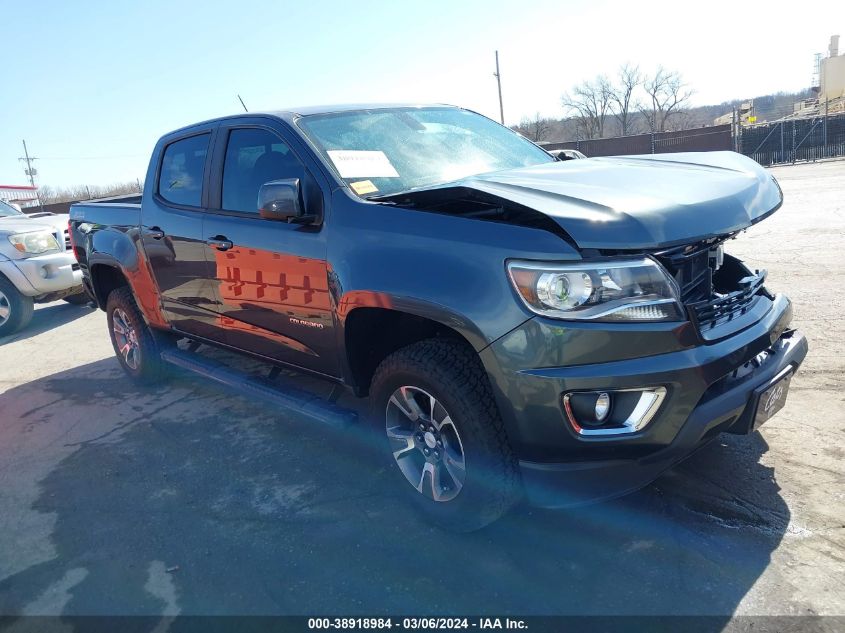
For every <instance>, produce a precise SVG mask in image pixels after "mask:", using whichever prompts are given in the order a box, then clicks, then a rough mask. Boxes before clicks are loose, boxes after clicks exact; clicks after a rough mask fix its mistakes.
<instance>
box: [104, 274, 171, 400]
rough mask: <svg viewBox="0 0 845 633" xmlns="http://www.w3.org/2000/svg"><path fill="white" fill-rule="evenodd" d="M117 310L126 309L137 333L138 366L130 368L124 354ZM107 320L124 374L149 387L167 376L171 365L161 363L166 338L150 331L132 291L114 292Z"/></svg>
mask: <svg viewBox="0 0 845 633" xmlns="http://www.w3.org/2000/svg"><path fill="white" fill-rule="evenodd" d="M116 310H122V312H123V314H125V315H126V318H127V319H128V320H129V325H130V326H131V327H132V328H134V330H135V335H136V339H137V351H138V355H139V361H138V363H137V367H134V368H133V367H130V366H129V365H128V364H127V362H126V360H125V359H124V357H123V354H122V353H121V352H120V349H119V346H118V343H117V341H116V338H115V329H114V318H115V317H114V315H115V311H116ZM106 317H107V318H108V324H109V336H110V338H111V342H112V347H113V348H114V353H115V355H116V356H117V360H118V362H119V363H120V366H121V367H122V368H123V371H125V372H126V373H127V374H128V375H129V377H130V378H132V379H133V380H136V381H138V382H142V383H146V384H153V383H156V382H159V381H161V380H162V379H164V378H165V377H166V376H167V365H166V363H164V361H162V360H161V347H162V344H163V340H164V339H163V338H162V337H160V336H159V337H157V336H156V335H155V334H154V333H153V332H152V330H150V327H149V326H148V325H147V323H146V321H144V317H143V316H142V315H141V311H140V310H139V309H138V305H137V304H136V303H135V297H134V296H132V291H131V290H130V289H129V288H127V287H123V288H118V289H117V290H113V291H112V292H111V294H110V295H109V298H108V301H107V302H106Z"/></svg>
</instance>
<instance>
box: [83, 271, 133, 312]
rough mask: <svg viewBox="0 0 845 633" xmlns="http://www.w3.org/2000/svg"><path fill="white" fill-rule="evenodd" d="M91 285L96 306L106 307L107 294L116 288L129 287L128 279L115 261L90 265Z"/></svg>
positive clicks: (102, 308)
mask: <svg viewBox="0 0 845 633" xmlns="http://www.w3.org/2000/svg"><path fill="white" fill-rule="evenodd" d="M89 271H90V274H91V286H92V289H93V291H94V297H95V299H96V300H97V306H98V307H99V308H100V309H101V310H105V309H106V302H108V299H109V295H110V294H111V293H112V292H114V291H115V290H117V289H118V288H123V287H129V288H131V285H130V283H129V279H128V278H127V276H126V275H125V274H124V272H123V270H121V268H120V267H119V266H118V265H117V263H115V262H97V263H93V264H91V265H90V268H89Z"/></svg>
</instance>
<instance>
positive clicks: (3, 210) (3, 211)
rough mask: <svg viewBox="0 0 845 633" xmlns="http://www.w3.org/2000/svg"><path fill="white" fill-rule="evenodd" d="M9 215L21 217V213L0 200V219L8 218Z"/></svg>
mask: <svg viewBox="0 0 845 633" xmlns="http://www.w3.org/2000/svg"><path fill="white" fill-rule="evenodd" d="M10 215H23V212H22V211H18V210H17V209H16V208H15V207H13V206H12V205H10V204H6V203H5V202H3V201H2V200H0V218H3V217H8V216H10Z"/></svg>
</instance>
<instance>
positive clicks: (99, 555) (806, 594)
mask: <svg viewBox="0 0 845 633" xmlns="http://www.w3.org/2000/svg"><path fill="white" fill-rule="evenodd" d="M774 173H775V174H776V176H777V177H778V179H779V180H780V183H781V185H782V187H783V190H784V192H785V195H786V203H785V204H784V206H783V208H782V209H781V211H779V212H778V213H777V214H775V215H774V216H773V217H772V218H770V219H769V220H767V221H765V222H764V223H762V224H761V225H758V226H757V227H754V228H753V229H751V230H749V231H748V232H747V233H746V234H744V235H742V236H741V237H740V238H739V239H738V240H737V241H735V242H733V243H731V244H729V250H730V251H731V252H733V253H735V254H739V255H740V256H741V257H743V258H744V259H746V261H747V262H748V263H749V264H750V265H751V267H759V268H767V269H768V270H769V278H770V282H769V287H770V288H771V289H773V290H776V291H783V292H786V293H788V294H789V295H790V296H791V297H792V299H793V301H794V302H795V304H796V308H795V321H794V324H795V325H797V326H798V327H799V328H801V329H802V330H803V331H804V332H805V333H806V334H807V336H808V338H809V341H810V355H809V356H808V358H807V361H806V362H805V364H804V366H803V368H802V370H801V371H800V372H799V373H798V375H797V376H796V378H795V379H794V380H793V383H792V387H791V390H790V394H789V401H788V403H787V405H786V407H785V408H784V410H783V411H781V412H780V413H779V414H778V415H777V416H776V417H775V418H774V419H773V420H771V421H770V422H769V423H767V424H766V426H765V427H763V429H762V431H761V432H760V433H757V434H755V435H753V436H748V437H738V436H726V437H723V438H720V440H719V441H717V442H713V443H711V444H710V445H709V446H708V447H706V448H705V449H704V450H702V451H700V452H699V453H697V454H696V455H694V456H693V457H692V458H691V459H689V460H688V461H687V462H685V463H683V464H682V465H681V466H679V467H677V468H676V469H674V470H673V471H671V472H669V473H668V474H666V475H665V476H663V477H661V478H660V479H659V480H658V481H657V482H655V483H654V484H653V485H651V486H649V487H648V488H646V489H644V490H642V491H640V492H638V493H636V494H633V495H630V496H628V497H626V498H624V499H621V500H618V501H614V502H610V503H604V504H599V505H595V506H591V507H589V508H582V509H578V510H571V511H567V512H546V511H538V510H532V509H528V508H520V509H518V510H517V511H515V512H513V513H512V514H511V515H509V516H508V517H507V518H506V519H504V520H502V521H500V522H498V523H496V524H494V525H493V526H491V527H489V528H488V529H485V530H483V531H481V532H478V533H475V534H469V535H452V534H446V533H443V532H440V531H438V530H436V529H434V528H431V527H429V526H427V525H426V524H424V523H421V522H420V521H419V520H418V518H417V517H416V515H415V514H414V513H413V512H412V511H411V510H410V509H409V508H408V507H407V506H406V505H405V504H404V503H403V502H402V500H401V497H398V496H397V495H396V489H395V488H394V486H393V484H394V483H395V482H394V481H393V479H392V473H390V472H388V471H385V470H384V469H383V468H382V467H381V466H380V464H379V462H378V461H377V460H375V459H373V456H372V454H371V451H369V450H367V449H366V447H363V446H362V445H361V443H360V442H358V441H357V439H356V437H355V436H354V434H351V435H344V434H339V433H337V432H333V431H329V430H327V429H324V428H321V427H315V426H313V425H309V424H307V423H306V422H304V421H303V420H298V419H288V418H281V417H280V416H279V415H278V414H276V413H274V411H272V410H271V409H269V408H268V407H266V406H263V405H261V404H260V403H259V404H256V403H251V402H249V401H246V400H244V399H242V398H240V397H239V396H237V395H234V394H232V393H231V392H228V391H223V390H222V389H221V388H218V387H216V386H214V385H212V384H209V383H207V382H204V381H202V380H200V379H194V378H192V377H189V376H185V377H178V378H176V379H174V380H173V381H172V382H171V383H170V384H168V385H167V386H165V387H161V388H156V389H151V390H141V389H139V388H138V387H136V386H134V385H133V384H131V383H130V382H129V381H128V380H127V379H126V378H125V377H124V375H123V374H122V372H121V371H120V369H119V368H118V364H117V361H116V360H115V359H114V358H113V354H112V350H111V346H110V343H109V340H108V336H107V333H106V319H105V315H104V314H103V313H102V312H99V311H92V310H90V309H85V308H77V307H73V306H70V305H66V304H63V303H57V304H50V305H47V306H44V307H41V308H40V309H38V310H37V312H36V317H35V320H34V323H33V325H32V326H31V327H30V328H28V329H27V330H26V331H24V332H21V333H20V334H18V335H16V336H14V337H10V338H7V339H5V340H4V339H0V614H6V615H11V614H60V613H61V614H166V615H176V614H254V613H255V614H258V613H260V614H311V613H319V614H326V613H338V614H350V615H351V614H377V613H389V612H394V613H395V612H405V613H408V612H411V613H431V614H441V615H445V614H449V613H477V614H483V613H493V614H498V615H503V614H508V613H514V614H606V613H613V614H675V613H678V614H713V615H719V616H725V615H729V614H732V613H737V614H754V615H781V614H793V615H805V614H840V615H843V614H845V591H843V590H842V588H843V587H845V486H843V483H845V461H844V460H843V456H845V454H844V453H843V447H845V413H843V411H844V410H845V378H843V377H844V376H845V326H843V323H845V320H843V316H842V312H843V309H845V299H843V297H845V274H843V273H845V265H843V256H845V161H838V162H827V163H821V164H813V165H798V166H792V167H783V168H778V169H775V170H774ZM388 475H391V477H388Z"/></svg>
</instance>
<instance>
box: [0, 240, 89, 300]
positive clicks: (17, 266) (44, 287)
mask: <svg viewBox="0 0 845 633" xmlns="http://www.w3.org/2000/svg"><path fill="white" fill-rule="evenodd" d="M0 272H2V273H3V274H4V275H5V276H6V277H7V278H8V279H9V281H11V282H12V283H13V284H14V285H15V287H16V288H17V289H18V290H19V291H20V292H21V294H24V295H26V296H28V297H38V296H40V295H46V294H53V293H61V292H64V291H67V290H71V289H76V288H79V289H80V290H81V289H82V271H81V270H80V269H79V264H77V262H76V258H75V257H74V255H73V252H72V251H65V252H62V253H51V254H49V255H36V256H34V257H28V258H26V259H9V260H4V261H0Z"/></svg>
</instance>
